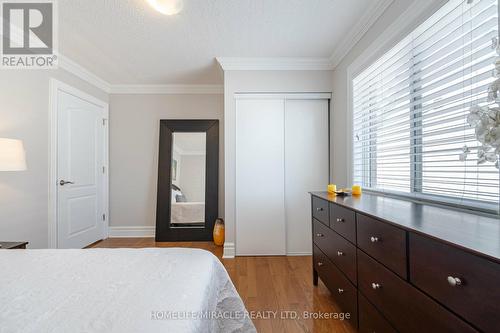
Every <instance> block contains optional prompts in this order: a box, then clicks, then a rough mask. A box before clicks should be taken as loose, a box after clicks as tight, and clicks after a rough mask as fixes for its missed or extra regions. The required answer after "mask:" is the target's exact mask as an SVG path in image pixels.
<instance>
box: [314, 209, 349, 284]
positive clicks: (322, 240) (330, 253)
mask: <svg viewBox="0 0 500 333" xmlns="http://www.w3.org/2000/svg"><path fill="white" fill-rule="evenodd" d="M313 241H314V243H315V244H316V245H317V246H318V247H319V248H320V250H321V251H322V252H323V253H324V254H326V255H327V257H328V258H329V259H330V260H331V261H332V262H333V263H334V264H335V265H337V267H338V268H339V269H340V270H341V271H342V272H343V273H344V274H345V275H346V276H347V277H348V278H349V280H351V282H352V283H354V284H355V285H356V283H357V281H356V247H355V246H354V245H352V244H351V243H349V242H348V241H347V240H345V239H344V238H342V236H340V235H339V234H337V233H336V232H335V231H333V230H332V229H330V228H328V227H327V226H325V225H324V224H323V223H321V222H319V221H316V220H314V219H313Z"/></svg>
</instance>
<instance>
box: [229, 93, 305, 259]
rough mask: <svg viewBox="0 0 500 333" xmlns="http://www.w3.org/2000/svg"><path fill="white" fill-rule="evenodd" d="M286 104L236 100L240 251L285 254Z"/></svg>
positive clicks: (281, 101) (252, 253) (264, 100)
mask: <svg viewBox="0 0 500 333" xmlns="http://www.w3.org/2000/svg"><path fill="white" fill-rule="evenodd" d="M284 109H285V101H284V100H283V99H279V100H278V99H237V100H236V255H240V256H242V255H243V256H244V255H284V254H286V228H285V193H284V187H285V184H284V182H285V165H284V164H285V157H284V154H285V141H284V135H285V122H284V116H285V114H284ZM309 234H310V231H309Z"/></svg>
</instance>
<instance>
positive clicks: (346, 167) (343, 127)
mask: <svg viewBox="0 0 500 333" xmlns="http://www.w3.org/2000/svg"><path fill="white" fill-rule="evenodd" d="M417 2H418V3H419V5H418V6H419V7H426V8H425V10H422V11H418V12H415V9H414V7H412V4H414V3H415V4H416V3H417ZM443 2H444V0H394V2H393V3H392V4H391V5H390V6H389V7H388V8H387V10H386V11H385V12H384V14H383V15H382V16H381V17H380V18H379V19H378V20H377V21H376V22H375V23H374V25H373V26H372V27H371V28H370V29H369V30H368V32H367V33H366V34H365V35H364V36H363V37H362V38H361V40H360V41H359V42H358V43H357V44H356V45H355V46H354V47H353V48H352V49H351V50H350V51H349V53H348V54H347V55H346V56H345V57H344V58H343V59H342V61H341V63H340V64H339V65H338V66H337V67H336V68H335V70H334V71H333V98H332V104H331V110H332V118H331V131H332V146H331V150H332V152H331V157H332V160H331V166H332V181H333V183H336V184H338V185H341V186H350V185H352V184H351V176H350V164H351V162H350V160H351V154H350V152H349V151H350V149H351V148H350V147H351V141H352V140H351V130H350V129H349V128H350V126H351V125H350V122H349V121H348V117H351V115H350V113H351V111H350V110H349V103H348V100H349V98H350V96H349V95H348V68H349V67H350V66H351V65H352V64H353V63H354V62H355V61H359V58H360V57H363V58H366V59H364V60H365V61H363V64H361V65H362V67H361V68H357V69H358V70H362V68H363V66H364V67H367V66H369V64H370V63H371V62H373V61H374V60H376V59H377V58H378V57H380V56H381V55H382V54H383V53H384V52H385V51H387V50H388V49H390V48H391V47H392V46H393V45H395V44H396V43H397V42H398V41H399V40H401V39H402V38H403V37H404V36H406V35H407V34H408V33H409V32H411V31H412V30H413V29H414V28H415V27H416V26H417V25H418V24H419V23H420V22H422V21H423V20H424V19H425V18H426V17H428V16H429V15H430V14H431V13H432V11H434V10H436V9H437V8H439V6H440V4H442V3H443ZM403 14H405V16H415V18H413V19H411V20H404V22H403V23H402V25H401V26H398V27H396V26H394V25H392V24H393V23H394V22H395V21H396V19H397V18H398V17H400V16H401V15H403ZM391 25H392V26H391ZM398 25H399V24H398ZM384 31H386V33H387V34H388V35H391V37H390V38H389V39H387V40H385V41H384V42H383V43H380V42H378V41H376V40H377V38H379V37H380V36H381V35H382V34H383V33H384ZM375 49H376V52H372V50H375ZM367 54H370V55H369V56H366V55H367Z"/></svg>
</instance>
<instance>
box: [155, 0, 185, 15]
mask: <svg viewBox="0 0 500 333" xmlns="http://www.w3.org/2000/svg"><path fill="white" fill-rule="evenodd" d="M146 1H147V2H148V3H149V4H150V5H151V7H153V8H154V9H155V10H157V11H159V12H160V13H162V14H165V15H175V14H178V13H179V12H180V11H181V10H182V7H183V1H182V0H146Z"/></svg>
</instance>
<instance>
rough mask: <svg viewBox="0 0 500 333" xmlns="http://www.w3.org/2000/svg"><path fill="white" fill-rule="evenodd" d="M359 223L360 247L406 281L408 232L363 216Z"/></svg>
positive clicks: (359, 218)
mask: <svg viewBox="0 0 500 333" xmlns="http://www.w3.org/2000/svg"><path fill="white" fill-rule="evenodd" d="M357 221H358V247H359V248H361V249H362V250H363V251H365V252H366V253H368V254H369V255H371V256H372V257H373V258H375V259H377V260H378V261H380V262H381V263H382V264H384V265H385V266H387V267H388V268H390V269H391V270H393V271H394V272H395V273H396V274H398V275H399V276H401V277H402V278H404V279H406V278H407V273H406V271H407V270H406V231H404V230H402V229H399V228H396V227H394V226H392V225H390V224H387V223H384V222H381V221H377V220H375V219H372V218H371V217H368V216H365V215H361V214H358V216H357Z"/></svg>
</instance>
